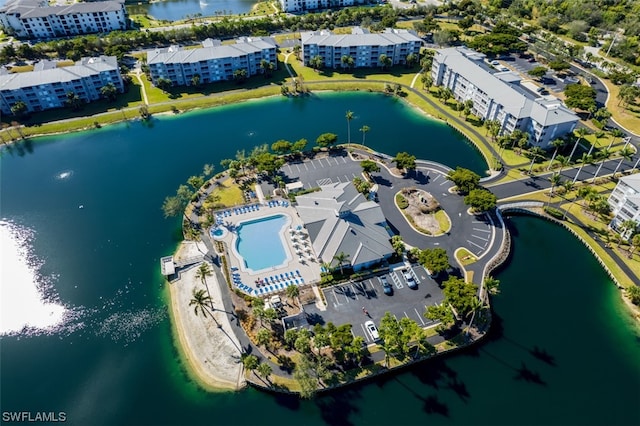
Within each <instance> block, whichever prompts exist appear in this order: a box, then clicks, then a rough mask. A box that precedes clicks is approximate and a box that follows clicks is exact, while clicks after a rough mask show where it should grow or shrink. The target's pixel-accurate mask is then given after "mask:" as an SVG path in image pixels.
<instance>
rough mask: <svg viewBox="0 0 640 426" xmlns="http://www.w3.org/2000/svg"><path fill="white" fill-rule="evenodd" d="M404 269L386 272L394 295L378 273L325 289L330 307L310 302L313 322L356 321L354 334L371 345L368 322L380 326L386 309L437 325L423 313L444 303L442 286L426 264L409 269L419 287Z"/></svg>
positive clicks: (351, 322) (338, 322)
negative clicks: (388, 292) (386, 291)
mask: <svg viewBox="0 0 640 426" xmlns="http://www.w3.org/2000/svg"><path fill="white" fill-rule="evenodd" d="M402 268H403V267H402V266H398V267H397V268H394V269H393V270H391V271H390V272H389V273H387V274H383V275H386V277H387V281H388V282H389V283H390V284H391V286H392V288H393V294H392V295H386V294H384V292H383V289H382V284H381V281H380V278H379V277H378V276H376V277H372V278H369V279H366V280H363V281H353V282H348V283H342V284H340V285H336V286H333V287H328V288H325V289H323V290H322V291H323V293H324V297H325V300H326V303H327V309H326V310H324V311H322V310H320V309H318V308H317V306H315V305H306V306H305V308H304V309H305V312H306V313H307V315H308V319H309V323H310V324H312V325H313V324H317V323H319V324H326V323H327V322H332V323H334V324H335V325H341V324H352V326H353V328H352V332H353V334H354V335H355V336H361V337H363V338H364V339H365V342H367V343H368V344H369V343H373V339H372V337H371V334H370V333H369V332H367V331H366V330H365V327H364V323H365V322H366V321H369V320H372V321H373V322H374V323H375V324H376V326H378V327H379V325H380V319H381V318H382V316H383V315H384V314H385V312H390V313H391V314H392V315H393V316H395V317H396V318H397V319H400V318H402V317H408V318H411V319H412V320H414V321H416V322H417V323H418V325H420V326H423V327H427V326H429V325H433V324H434V322H433V321H430V320H428V319H427V318H425V317H424V315H423V314H424V312H425V310H426V308H427V306H429V305H434V304H438V303H442V300H443V299H444V295H443V293H442V289H441V288H440V287H439V286H438V284H437V283H436V282H435V281H434V280H433V279H431V278H430V277H429V276H428V274H427V271H426V270H425V269H424V268H423V267H422V266H413V267H412V268H409V269H406V271H407V272H408V273H409V274H411V275H412V276H413V279H414V280H415V282H416V283H417V288H415V289H411V288H409V286H408V283H407V279H406V278H405V277H404V275H403V273H402ZM365 311H366V313H365Z"/></svg>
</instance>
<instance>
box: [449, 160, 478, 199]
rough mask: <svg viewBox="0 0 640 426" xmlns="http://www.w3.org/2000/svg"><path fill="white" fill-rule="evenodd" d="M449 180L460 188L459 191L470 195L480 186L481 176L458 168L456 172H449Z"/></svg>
mask: <svg viewBox="0 0 640 426" xmlns="http://www.w3.org/2000/svg"><path fill="white" fill-rule="evenodd" d="M447 179H449V180H450V181H451V182H453V183H454V184H455V185H456V187H457V188H458V191H460V192H462V193H463V194H466V193H469V192H470V191H471V190H473V189H475V188H477V187H478V185H479V184H480V176H479V175H478V174H477V173H474V172H472V171H471V170H469V169H465V168H463V167H456V169H455V170H451V171H449V173H447Z"/></svg>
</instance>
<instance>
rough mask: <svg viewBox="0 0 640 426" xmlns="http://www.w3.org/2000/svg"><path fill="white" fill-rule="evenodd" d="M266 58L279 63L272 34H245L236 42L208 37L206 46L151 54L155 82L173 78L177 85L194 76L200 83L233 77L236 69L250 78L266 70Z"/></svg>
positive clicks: (150, 62) (148, 55)
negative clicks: (254, 35) (258, 35)
mask: <svg viewBox="0 0 640 426" xmlns="http://www.w3.org/2000/svg"><path fill="white" fill-rule="evenodd" d="M262 60H265V61H267V62H268V63H272V64H273V66H274V67H276V66H277V63H278V61H277V54H276V43H275V41H274V40H273V39H272V38H269V37H242V38H239V39H237V40H236V42H235V43H234V44H222V43H221V42H220V40H212V39H206V40H204V41H203V42H202V47H201V48H197V49H184V48H181V47H179V46H171V47H169V48H167V49H156V50H155V51H152V52H148V53H147V64H148V65H149V72H150V74H151V80H152V81H153V84H156V83H157V82H158V79H159V78H166V79H169V80H171V82H172V83H173V85H176V86H183V85H191V84H192V79H193V78H194V76H196V75H198V76H199V81H200V83H210V82H214V81H224V80H233V76H234V72H235V71H236V70H239V69H244V70H246V71H247V77H249V76H252V75H256V74H259V73H262V72H264V70H263V69H262V68H261V67H260V63H261V62H262Z"/></svg>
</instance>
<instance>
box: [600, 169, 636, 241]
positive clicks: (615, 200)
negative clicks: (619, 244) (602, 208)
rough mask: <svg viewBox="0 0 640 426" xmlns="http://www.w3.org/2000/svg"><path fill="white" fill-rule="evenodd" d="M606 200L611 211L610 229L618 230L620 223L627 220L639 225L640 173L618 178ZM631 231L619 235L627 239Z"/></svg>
mask: <svg viewBox="0 0 640 426" xmlns="http://www.w3.org/2000/svg"><path fill="white" fill-rule="evenodd" d="M608 201H609V205H610V206H611V210H612V212H613V220H612V221H611V223H610V224H609V226H610V227H611V228H612V229H615V230H616V231H619V230H620V225H622V224H623V223H624V222H626V221H627V220H633V221H634V222H636V224H638V225H637V226H639V227H640V174H639V173H636V174H633V175H629V176H624V177H622V178H620V180H619V181H618V184H617V185H616V187H615V188H614V189H613V191H612V192H611V195H609V199H608ZM632 231H633V230H626V231H625V232H623V233H622V234H621V235H622V237H623V238H625V239H628V238H629V237H630V236H631V234H632Z"/></svg>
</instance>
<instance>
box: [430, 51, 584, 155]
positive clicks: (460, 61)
mask: <svg viewBox="0 0 640 426" xmlns="http://www.w3.org/2000/svg"><path fill="white" fill-rule="evenodd" d="M485 58H486V56H485V55H484V54H482V53H479V52H476V51H474V50H471V49H467V48H465V47H451V48H447V49H441V50H439V51H438V52H437V53H436V55H435V56H434V58H433V65H432V68H431V76H432V78H433V84H434V85H435V86H442V87H446V88H449V89H451V91H452V92H453V96H454V97H455V99H456V100H458V101H461V102H464V101H467V100H472V101H473V108H472V112H473V114H475V115H477V116H478V117H480V118H482V119H483V120H498V122H500V124H501V126H502V128H501V131H500V134H505V133H506V134H508V133H511V132H513V131H514V130H516V129H520V130H522V131H523V132H525V133H528V134H529V142H530V143H531V144H532V145H533V146H538V147H540V148H549V147H550V143H551V141H553V140H554V139H557V138H560V137H562V136H564V135H566V134H567V133H569V132H572V131H573V129H574V128H575V126H576V124H577V123H578V120H579V118H578V116H577V115H576V114H575V113H574V112H573V111H571V110H570V109H568V108H567V107H566V106H564V104H563V103H562V101H560V100H559V99H557V98H555V97H553V96H540V95H538V94H537V93H534V92H532V91H530V90H527V89H526V88H525V87H523V86H521V85H520V80H521V79H520V77H519V76H518V75H517V74H516V73H513V72H511V71H502V72H495V70H493V69H492V68H490V67H489V66H488V65H487V64H486V63H485Z"/></svg>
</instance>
